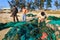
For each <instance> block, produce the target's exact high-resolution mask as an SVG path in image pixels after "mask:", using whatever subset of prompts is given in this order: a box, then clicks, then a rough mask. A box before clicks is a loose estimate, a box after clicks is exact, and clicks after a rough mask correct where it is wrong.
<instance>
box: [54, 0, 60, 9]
mask: <svg viewBox="0 0 60 40" xmlns="http://www.w3.org/2000/svg"><path fill="white" fill-rule="evenodd" d="M55 6H56V8H57V9H58V6H59V3H58V1H57V0H56V1H55Z"/></svg>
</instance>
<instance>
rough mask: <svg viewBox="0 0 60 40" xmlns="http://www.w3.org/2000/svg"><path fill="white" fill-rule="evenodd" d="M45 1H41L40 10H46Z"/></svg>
mask: <svg viewBox="0 0 60 40" xmlns="http://www.w3.org/2000/svg"><path fill="white" fill-rule="evenodd" d="M44 2H45V1H44V0H40V9H43V8H44Z"/></svg>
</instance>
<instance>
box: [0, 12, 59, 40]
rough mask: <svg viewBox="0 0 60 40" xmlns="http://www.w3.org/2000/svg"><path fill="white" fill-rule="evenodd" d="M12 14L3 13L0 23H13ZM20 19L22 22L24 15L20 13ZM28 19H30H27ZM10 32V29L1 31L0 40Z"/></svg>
mask: <svg viewBox="0 0 60 40" xmlns="http://www.w3.org/2000/svg"><path fill="white" fill-rule="evenodd" d="M10 15H11V14H9V13H3V14H0V23H6V22H10V21H13V20H12V17H10ZM18 15H19V16H18V18H19V21H22V13H19V14H18ZM47 16H57V17H60V14H47ZM27 19H29V18H28V17H27ZM9 30H10V28H7V29H4V30H2V31H0V40H2V39H3V38H4V36H5V34H6V33H7V32H8V31H9Z"/></svg>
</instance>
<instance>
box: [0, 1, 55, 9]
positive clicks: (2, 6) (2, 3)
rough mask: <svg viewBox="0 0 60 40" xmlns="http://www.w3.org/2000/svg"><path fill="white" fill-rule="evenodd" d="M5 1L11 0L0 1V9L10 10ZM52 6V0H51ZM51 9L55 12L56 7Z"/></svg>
mask: <svg viewBox="0 0 60 40" xmlns="http://www.w3.org/2000/svg"><path fill="white" fill-rule="evenodd" d="M7 1H11V0H0V9H1V8H10V6H9V4H8V2H7ZM52 4H54V0H52ZM52 9H53V10H55V9H56V7H55V6H54V5H52Z"/></svg>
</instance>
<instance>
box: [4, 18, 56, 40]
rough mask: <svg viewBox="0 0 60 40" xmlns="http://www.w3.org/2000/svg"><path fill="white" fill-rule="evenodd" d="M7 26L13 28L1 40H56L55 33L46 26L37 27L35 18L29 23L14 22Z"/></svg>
mask: <svg viewBox="0 0 60 40" xmlns="http://www.w3.org/2000/svg"><path fill="white" fill-rule="evenodd" d="M5 26H7V25H5ZM9 26H13V27H12V28H11V29H10V30H9V32H8V33H7V34H6V35H5V37H4V38H3V40H41V39H44V40H56V35H55V34H54V32H55V31H54V30H52V29H51V28H48V27H46V25H44V26H39V27H38V19H37V18H34V19H32V20H30V21H29V22H16V23H13V24H11V25H9Z"/></svg>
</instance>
